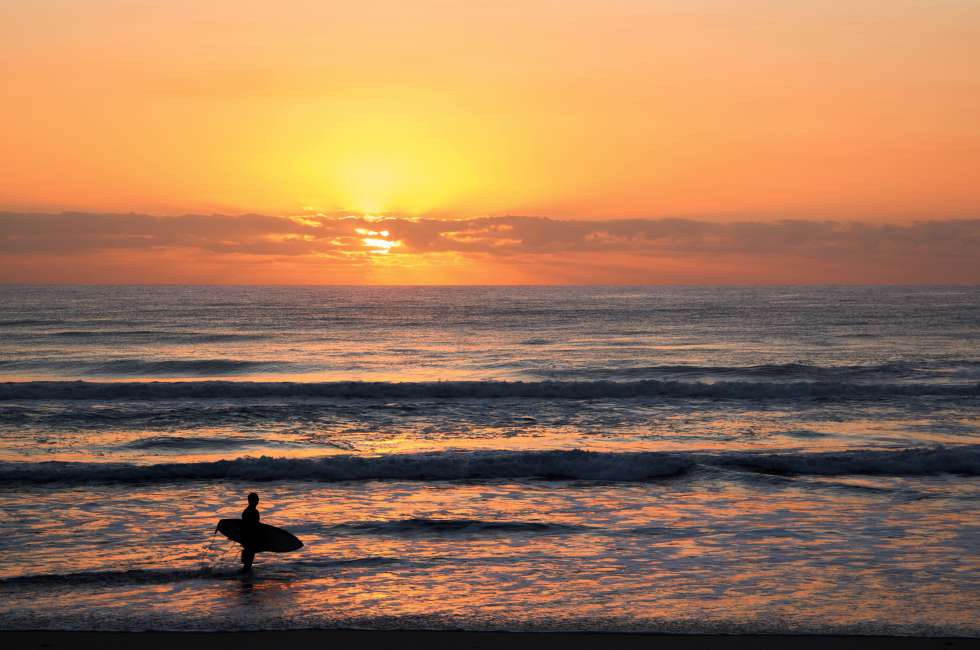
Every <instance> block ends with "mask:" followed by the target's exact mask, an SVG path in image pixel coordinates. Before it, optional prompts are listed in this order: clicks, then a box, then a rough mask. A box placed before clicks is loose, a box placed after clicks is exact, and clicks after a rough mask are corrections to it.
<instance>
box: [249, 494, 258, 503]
mask: <svg viewBox="0 0 980 650" xmlns="http://www.w3.org/2000/svg"><path fill="white" fill-rule="evenodd" d="M248 505H250V506H257V505H259V495H258V494H256V493H255V492H249V494H248Z"/></svg>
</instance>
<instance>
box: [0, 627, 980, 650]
mask: <svg viewBox="0 0 980 650" xmlns="http://www.w3.org/2000/svg"><path fill="white" fill-rule="evenodd" d="M0 645H2V646H3V647H4V648H8V650H9V649H17V648H65V649H69V648H70V649H72V650H95V649H102V648H105V649H114V648H139V649H140V650H156V649H157V648H159V649H167V650H169V649H171V648H181V650H197V649H202V650H203V649H205V648H206V649H208V650H218V649H221V648H229V649H231V648H234V649H237V650H247V649H252V648H256V649H257V648H273V647H275V648H287V647H288V648H292V649H296V650H301V649H305V648H331V649H339V648H358V649H360V650H404V649H405V648H426V650H442V649H447V650H448V649H450V648H452V649H457V648H459V649H468V650H483V649H487V650H491V649H497V648H507V650H524V649H527V650H530V649H533V650H551V649H555V650H558V649H561V650H580V649H581V650H584V649H587V648H602V649H603V650H611V649H618V648H624V649H637V650H638V649H640V648H657V649H658V650H673V649H675V648H676V649H683V650H693V649H695V648H719V649H722V650H777V649H778V650H783V649H786V648H791V649H792V650H825V649H830V648H833V649H834V650H852V649H853V650H858V649H861V650H865V649H866V650H913V649H914V650H919V649H926V648H928V649H936V650H939V649H943V650H947V649H955V650H965V649H966V648H980V639H968V638H941V637H940V638H918V637H883V636H822V635H821V636H817V635H811V636H806V635H800V636H789V635H785V636H784V635H731V636H726V635H702V634H678V635H669V634H589V633H578V634H565V633H538V634H534V633H510V632H428V631H363V630H290V631H274V632H45V631H32V632H0Z"/></svg>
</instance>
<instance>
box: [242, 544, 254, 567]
mask: <svg viewBox="0 0 980 650" xmlns="http://www.w3.org/2000/svg"><path fill="white" fill-rule="evenodd" d="M254 559H255V551H253V550H252V549H250V548H248V547H245V548H243V549H242V571H251V570H252V561H253V560H254Z"/></svg>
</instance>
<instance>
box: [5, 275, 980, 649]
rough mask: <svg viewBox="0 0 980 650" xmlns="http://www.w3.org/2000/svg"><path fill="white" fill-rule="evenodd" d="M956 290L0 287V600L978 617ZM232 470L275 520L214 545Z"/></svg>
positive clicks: (303, 608) (56, 616)
mask: <svg viewBox="0 0 980 650" xmlns="http://www.w3.org/2000/svg"><path fill="white" fill-rule="evenodd" d="M978 343H980V288H976V287H930V288H914V287H760V288H735V287H728V288H723V287H475V288H474V287H439V288H422V287H383V288H366V287H192V286H166V287H158V286H113V287H82V286H50V287H47V286H46V287H41V286H2V287H0V518H2V531H3V534H2V535H0V602H2V603H3V606H2V608H0V627H2V628H3V629H98V630H147V629H154V630H191V629H193V630H244V629H282V628H331V627H363V628H386V629H387V628H426V629H472V630H542V631H551V630H593V631H665V632H787V633H793V632H795V633H832V632H837V633H879V634H929V635H933V634H936V635H940V634H941V635H965V636H980V344H978ZM251 491H255V492H258V493H259V494H260V496H261V503H260V504H259V508H260V510H261V513H262V520H263V522H265V523H269V524H273V525H277V526H281V527H284V528H286V529H288V530H290V531H292V532H293V533H295V534H296V535H298V536H299V537H301V538H302V539H303V541H304V542H305V547H304V548H303V549H301V550H300V551H297V552H295V553H290V554H278V555H277V554H267V553H266V554H260V555H259V556H258V558H257V560H256V565H255V570H254V571H253V572H252V574H251V575H241V574H240V573H239V572H238V563H237V562H238V559H237V547H236V546H235V545H234V544H233V543H231V542H229V541H228V540H226V539H224V538H223V537H221V536H220V535H215V534H214V527H215V524H216V523H217V521H218V519H220V518H224V517H238V516H239V514H240V513H241V510H242V509H243V508H244V507H245V496H246V495H247V494H248V493H249V492H251Z"/></svg>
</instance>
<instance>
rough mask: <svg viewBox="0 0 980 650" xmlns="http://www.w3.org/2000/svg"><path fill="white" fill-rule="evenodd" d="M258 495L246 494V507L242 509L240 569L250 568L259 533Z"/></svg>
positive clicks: (247, 569) (246, 569)
mask: <svg viewBox="0 0 980 650" xmlns="http://www.w3.org/2000/svg"><path fill="white" fill-rule="evenodd" d="M258 505H259V495H258V494H256V493H255V492H252V493H251V494H249V495H248V507H247V508H245V509H244V510H242V547H243V548H242V571H251V570H252V561H253V560H254V559H255V549H256V547H257V546H258V533H259V509H258V508H257V507H256V506H258Z"/></svg>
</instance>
